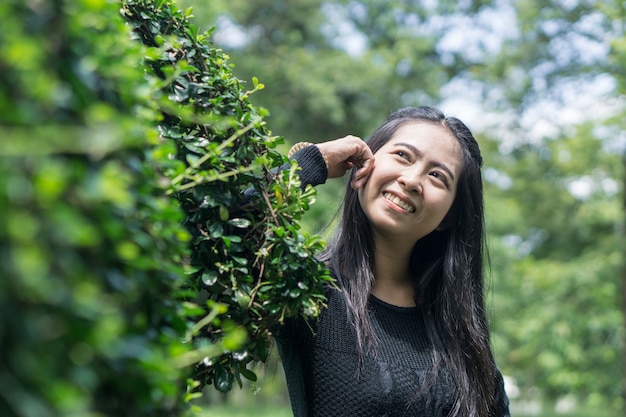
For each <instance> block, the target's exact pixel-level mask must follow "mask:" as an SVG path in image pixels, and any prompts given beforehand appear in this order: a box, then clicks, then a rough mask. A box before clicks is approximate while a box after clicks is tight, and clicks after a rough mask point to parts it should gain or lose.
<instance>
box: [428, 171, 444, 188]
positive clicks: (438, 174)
mask: <svg viewBox="0 0 626 417" xmlns="http://www.w3.org/2000/svg"><path fill="white" fill-rule="evenodd" d="M430 175H432V176H433V177H435V178H437V179H439V180H440V181H441V182H443V183H444V184H445V185H446V186H447V185H448V179H447V178H446V176H445V175H443V174H442V173H441V172H439V171H433V172H431V173H430Z"/></svg>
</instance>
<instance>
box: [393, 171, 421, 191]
mask: <svg viewBox="0 0 626 417" xmlns="http://www.w3.org/2000/svg"><path fill="white" fill-rule="evenodd" d="M398 183H399V184H400V185H401V186H402V187H403V188H404V189H405V190H406V191H408V192H416V193H418V194H421V193H422V181H421V179H420V176H419V175H418V174H416V173H415V172H403V173H402V175H400V176H399V177H398Z"/></svg>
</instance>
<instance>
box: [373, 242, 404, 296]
mask: <svg viewBox="0 0 626 417" xmlns="http://www.w3.org/2000/svg"><path fill="white" fill-rule="evenodd" d="M398 246H399V245H397V244H393V242H385V241H382V239H377V241H376V246H375V258H374V285H373V286H372V291H371V292H372V295H374V296H375V297H376V298H379V299H381V300H383V301H385V302H386V303H389V304H392V305H396V306H399V307H413V306H415V300H414V287H413V282H412V280H411V276H410V273H409V264H410V259H411V252H412V250H413V248H407V247H406V246H405V247H398Z"/></svg>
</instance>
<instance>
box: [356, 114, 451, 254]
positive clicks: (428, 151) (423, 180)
mask: <svg viewBox="0 0 626 417" xmlns="http://www.w3.org/2000/svg"><path fill="white" fill-rule="evenodd" d="M461 170H462V156H461V148H460V145H459V143H458V141H457V139H456V138H455V137H454V136H453V135H452V133H451V132H450V131H449V130H448V129H447V128H445V127H443V126H440V125H436V124H433V123H428V122H409V123H406V124H404V125H402V126H401V127H400V128H399V129H398V130H397V131H396V132H395V133H394V135H393V136H392V137H391V139H390V140H389V141H388V142H387V143H386V144H385V145H383V146H382V147H381V148H380V149H379V150H378V151H377V152H376V154H375V155H374V170H373V171H372V173H371V175H370V177H369V179H368V181H367V183H366V184H365V186H364V187H363V188H362V189H361V190H359V201H360V203H361V207H362V208H363V211H364V212H365V215H366V216H367V218H368V219H369V221H370V224H371V226H372V229H373V231H374V234H375V236H384V237H386V238H393V239H394V241H396V242H397V241H398V240H397V239H401V241H406V243H407V245H410V247H412V246H413V245H414V244H415V242H417V241H418V240H419V239H421V238H422V237H424V236H426V235H427V234H429V233H430V232H432V231H433V230H435V229H437V228H443V227H444V225H442V221H443V219H444V218H445V216H446V214H447V213H448V211H449V210H450V208H451V207H452V203H453V202H454V198H455V195H456V189H457V182H458V179H459V176H460V174H461Z"/></svg>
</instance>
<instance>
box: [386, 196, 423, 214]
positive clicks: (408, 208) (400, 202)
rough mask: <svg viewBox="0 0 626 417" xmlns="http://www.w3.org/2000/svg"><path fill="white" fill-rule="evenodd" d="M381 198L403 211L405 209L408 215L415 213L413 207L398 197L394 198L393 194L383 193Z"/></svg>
mask: <svg viewBox="0 0 626 417" xmlns="http://www.w3.org/2000/svg"><path fill="white" fill-rule="evenodd" d="M383 196H384V197H385V198H386V199H387V200H389V201H391V202H392V203H393V204H395V205H397V206H400V207H402V208H403V209H405V210H406V211H408V212H409V213H413V212H414V211H415V208H413V206H411V205H410V204H409V203H407V202H406V201H404V200H402V199H401V198H400V197H398V196H396V195H394V194H390V193H383Z"/></svg>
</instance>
